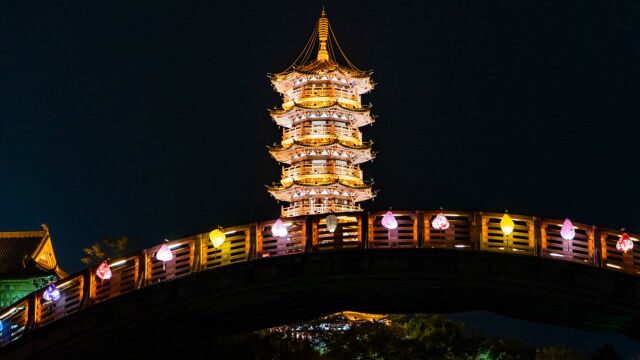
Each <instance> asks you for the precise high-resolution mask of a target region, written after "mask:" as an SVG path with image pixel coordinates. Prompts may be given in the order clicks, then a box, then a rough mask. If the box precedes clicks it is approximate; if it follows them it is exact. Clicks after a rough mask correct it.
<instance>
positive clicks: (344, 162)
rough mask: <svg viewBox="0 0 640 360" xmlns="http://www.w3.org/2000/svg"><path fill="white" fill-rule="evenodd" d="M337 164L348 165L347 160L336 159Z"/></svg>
mask: <svg viewBox="0 0 640 360" xmlns="http://www.w3.org/2000/svg"><path fill="white" fill-rule="evenodd" d="M335 164H336V165H345V166H346V165H347V162H346V161H344V160H336V161H335Z"/></svg>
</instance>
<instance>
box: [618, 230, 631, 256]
mask: <svg viewBox="0 0 640 360" xmlns="http://www.w3.org/2000/svg"><path fill="white" fill-rule="evenodd" d="M631 249H633V241H631V238H630V237H629V234H627V233H624V234H622V236H620V240H618V242H617V243H616V250H618V251H624V252H625V253H626V252H627V251H629V250H631Z"/></svg>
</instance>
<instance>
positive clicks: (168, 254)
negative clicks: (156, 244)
mask: <svg viewBox="0 0 640 360" xmlns="http://www.w3.org/2000/svg"><path fill="white" fill-rule="evenodd" d="M171 259H173V252H172V251H171V249H169V245H167V244H166V243H165V244H162V246H160V249H158V252H157V253H156V260H159V261H162V262H167V261H170V260H171Z"/></svg>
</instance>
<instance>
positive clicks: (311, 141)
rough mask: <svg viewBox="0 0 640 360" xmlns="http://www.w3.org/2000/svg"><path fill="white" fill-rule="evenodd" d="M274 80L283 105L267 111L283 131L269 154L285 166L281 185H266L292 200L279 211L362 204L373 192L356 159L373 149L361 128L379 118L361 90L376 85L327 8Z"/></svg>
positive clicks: (362, 159) (293, 213)
mask: <svg viewBox="0 0 640 360" xmlns="http://www.w3.org/2000/svg"><path fill="white" fill-rule="evenodd" d="M314 54H315V55H316V56H315V58H314V57H313V55H314ZM336 54H337V55H339V56H340V60H341V62H342V61H344V64H346V65H343V64H339V63H338V58H337V57H336ZM270 78H271V83H272V84H273V87H274V88H275V90H276V91H278V92H279V93H280V94H282V96H283V104H282V108H281V109H276V110H271V111H270V115H271V118H272V119H273V121H275V122H276V124H278V125H279V126H280V127H282V129H283V131H282V141H281V143H280V144H279V145H274V146H272V147H270V148H269V152H270V153H271V156H272V157H273V158H274V159H275V160H277V161H278V162H280V163H282V164H286V166H284V167H283V169H282V178H281V180H280V183H279V184H275V185H273V186H270V187H269V188H268V190H269V192H270V193H271V195H272V196H273V197H274V198H276V199H277V200H281V201H285V202H288V203H289V206H287V207H283V208H282V217H292V216H300V215H309V214H323V213H332V212H335V213H340V212H352V211H360V210H362V208H361V207H360V205H359V204H358V203H359V202H361V201H364V200H368V199H371V198H372V197H374V196H375V194H374V193H373V191H372V186H371V185H372V183H371V182H365V181H364V180H363V174H362V170H360V166H359V164H361V163H363V162H366V161H369V160H371V159H373V157H374V156H375V154H374V153H373V152H372V151H371V144H372V143H371V142H364V141H362V133H361V132H360V130H359V128H360V127H362V126H365V125H368V124H371V123H372V122H373V121H374V117H373V116H372V115H371V113H370V106H362V104H361V95H362V94H364V93H367V92H369V91H371V89H373V86H374V83H373V81H372V80H371V71H362V70H359V69H358V68H356V67H355V66H354V65H353V64H352V63H351V62H350V61H349V59H348V58H347V57H346V56H345V55H344V52H343V51H342V49H341V48H340V45H339V44H338V41H337V40H336V37H335V35H334V33H333V31H332V30H331V26H330V25H329V20H328V19H327V17H326V16H325V12H324V9H323V10H322V15H321V17H320V19H319V20H318V23H317V26H316V28H315V30H314V32H313V34H312V35H311V38H310V39H309V41H308V42H307V45H306V46H305V48H304V49H303V50H302V53H301V54H300V55H299V56H298V58H297V59H296V61H294V63H293V64H292V65H291V66H289V68H287V69H286V70H285V71H283V72H281V73H278V74H272V75H270Z"/></svg>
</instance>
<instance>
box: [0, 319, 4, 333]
mask: <svg viewBox="0 0 640 360" xmlns="http://www.w3.org/2000/svg"><path fill="white" fill-rule="evenodd" d="M3 328H4V326H2V320H0V332H2V329H3Z"/></svg>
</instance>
